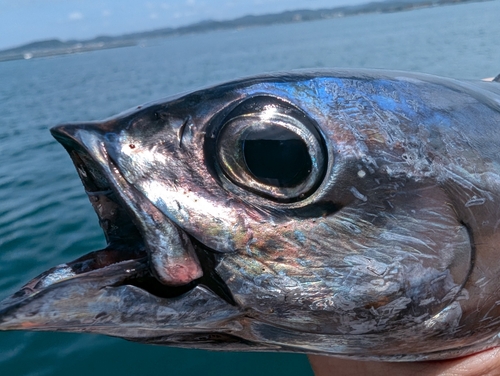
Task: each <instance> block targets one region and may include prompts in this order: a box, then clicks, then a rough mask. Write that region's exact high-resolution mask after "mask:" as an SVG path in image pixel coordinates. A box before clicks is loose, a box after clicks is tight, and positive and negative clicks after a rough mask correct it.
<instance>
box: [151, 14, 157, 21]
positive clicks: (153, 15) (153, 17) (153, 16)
mask: <svg viewBox="0 0 500 376" xmlns="http://www.w3.org/2000/svg"><path fill="white" fill-rule="evenodd" d="M149 18H151V19H152V20H154V19H157V18H158V14H157V13H151V14H150V15H149Z"/></svg>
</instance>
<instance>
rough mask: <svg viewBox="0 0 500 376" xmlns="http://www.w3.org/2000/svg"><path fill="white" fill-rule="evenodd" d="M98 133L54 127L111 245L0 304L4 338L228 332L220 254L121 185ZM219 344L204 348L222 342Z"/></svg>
mask: <svg viewBox="0 0 500 376" xmlns="http://www.w3.org/2000/svg"><path fill="white" fill-rule="evenodd" d="M103 126H105V125H100V124H97V123H95V124H90V125H88V124H87V125H67V126H59V127H56V128H54V129H52V134H53V135H54V136H55V138H56V139H57V140H58V141H59V142H61V143H62V144H63V146H64V147H65V148H66V150H67V151H68V153H69V154H70V156H71V158H72V160H73V162H74V164H75V166H76V168H77V170H78V172H79V175H80V177H81V180H82V183H83V185H84V187H85V190H86V192H87V194H88V196H89V199H90V201H91V203H92V205H93V207H94V209H95V211H96V213H97V216H98V218H99V222H100V224H101V227H102V228H103V230H104V233H105V236H106V240H107V242H108V246H107V247H106V248H105V249H103V250H100V251H96V252H92V253H90V254H88V255H86V256H83V257H81V258H79V259H77V260H74V261H72V262H70V263H67V264H62V265H59V266H56V267H54V268H52V269H50V270H48V271H46V272H45V273H42V274H41V275H40V276H38V277H36V278H34V279H33V280H32V281H30V282H28V283H27V284H26V285H25V286H24V287H23V288H22V289H21V290H20V291H18V292H16V293H15V294H13V295H12V296H10V297H8V298H7V299H5V300H4V301H3V302H1V303H0V330H16V329H29V330H52V331H53V330H57V331H72V332H94V333H101V334H108V335H112V336H119V337H125V338H128V339H132V340H137V341H144V342H155V341H154V340H153V339H152V338H160V337H161V338H162V339H161V340H160V339H158V340H156V342H162V343H170V342H176V343H177V342H178V341H181V342H182V341H183V339H184V341H188V337H189V336H193V338H194V337H196V336H194V334H196V333H197V335H198V336H199V335H201V334H203V335H207V334H213V333H219V334H221V333H228V332H234V327H235V326H234V325H235V324H234V322H233V320H236V319H237V317H238V316H239V315H241V312H240V310H239V308H238V307H237V306H236V304H235V301H234V299H233V297H232V295H231V292H230V291H229V289H228V288H227V286H226V285H225V283H224V281H222V279H221V278H220V277H219V276H218V275H217V273H216V272H215V265H216V263H217V256H216V254H215V253H214V252H212V251H211V250H209V249H207V248H206V247H204V246H203V245H202V244H200V243H198V242H196V240H194V239H192V238H191V237H190V236H189V235H187V234H186V233H184V232H183V231H182V230H180V229H179V228H177V227H176V226H175V225H174V224H173V223H172V222H171V221H169V220H168V218H166V217H165V216H164V215H163V214H162V213H161V212H160V211H159V210H158V209H157V208H156V207H154V205H153V204H152V203H151V202H149V200H147V199H146V198H145V197H144V196H143V195H142V194H141V193H140V192H138V191H137V190H135V189H134V187H133V186H131V185H130V184H128V183H127V181H125V179H124V178H123V177H122V176H121V174H120V172H119V171H118V169H117V167H116V165H115V164H114V163H113V161H112V160H111V159H110V158H109V156H108V153H107V152H106V145H105V141H104V140H103V138H102V134H103ZM179 269H180V272H179ZM176 273H177V274H176ZM236 326H237V327H241V325H236ZM214 338H215V337H214ZM217 338H219V339H217V340H215V339H214V341H212V340H211V341H208V342H217V343H218V342H224V341H227V339H225V340H223V339H221V338H222V337H217ZM234 338H237V337H234ZM193 341H194V339H193Z"/></svg>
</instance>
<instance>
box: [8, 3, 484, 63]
mask: <svg viewBox="0 0 500 376" xmlns="http://www.w3.org/2000/svg"><path fill="white" fill-rule="evenodd" d="M480 1H488V0H386V1H380V2H371V3H367V4H361V5H353V6H341V7H335V8H330V9H317V10H294V11H286V12H281V13H276V14H266V15H259V16H252V15H250V16H244V17H240V18H237V19H234V20H228V21H212V20H210V21H202V22H199V23H195V24H192V25H188V26H182V27H178V28H163V29H157V30H152V31H145V32H138V33H131V34H125V35H120V36H100V37H96V38H93V39H90V40H68V41H61V40H58V39H50V40H43V41H37V42H33V43H29V44H25V45H22V46H19V47H15V48H9V49H6V50H0V62H1V61H8V60H22V59H25V60H29V59H33V58H38V57H47V56H54V55H63V54H72V53H79V52H86V51H95V50H102V49H110V48H118V47H127V46H134V45H137V44H139V43H140V41H141V40H145V39H152V38H166V37H173V36H178V35H184V34H191V33H203V32H209V31H215V30H227V29H239V28H247V27H255V26H265V25H273V24H283V23H294V22H306V21H315V20H323V19H334V18H340V17H348V16H356V15H360V14H368V13H393V12H402V11H409V10H415V9H421V8H428V7H435V6H442V5H451V4H459V3H467V2H480Z"/></svg>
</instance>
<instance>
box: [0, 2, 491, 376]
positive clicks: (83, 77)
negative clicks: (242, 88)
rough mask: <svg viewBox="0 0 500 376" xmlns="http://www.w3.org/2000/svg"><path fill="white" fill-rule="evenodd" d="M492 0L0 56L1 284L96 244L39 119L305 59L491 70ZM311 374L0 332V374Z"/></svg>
mask: <svg viewBox="0 0 500 376" xmlns="http://www.w3.org/2000/svg"><path fill="white" fill-rule="evenodd" d="M499 14H500V1H498V0H497V1H492V2H484V3H471V4H464V5H454V6H447V7H439V8H429V9H422V10H417V11H412V12H403V13H394V14H373V15H364V16H358V17H351V18H342V19H335V20H326V21H317V22H309V23H297V24H288V25H276V26H269V27H260V28H252V29H245V30H238V31H220V32H212V33H207V34H199V35H187V36H182V37H177V38H171V39H162V40H153V41H147V42H145V43H144V45H143V46H140V47H139V46H138V47H130V48H122V49H115V50H106V51H97V52H89V53H85V54H79V55H68V56H58V57H53V58H46V59H34V60H26V61H12V62H4V63H0V151H1V152H0V298H4V297H6V296H7V295H8V294H10V293H12V292H14V291H15V290H16V289H18V288H19V287H21V285H22V284H23V283H24V282H26V281H28V280H29V279H31V278H32V277H34V276H36V275H37V274H39V273H41V272H42V271H44V270H46V269H48V268H50V267H52V266H54V265H56V264H59V263H63V262H65V261H69V260H72V259H74V258H76V257H78V256H81V255H83V254H85V253H87V252H89V251H91V250H94V249H97V248H99V247H102V246H103V245H104V237H103V235H102V232H101V230H100V228H99V226H98V223H97V219H96V216H95V214H94V212H93V210H92V208H91V206H90V204H89V203H88V200H87V198H86V195H85V194H84V192H83V188H82V186H81V183H80V180H79V179H78V176H77V174H76V172H75V170H74V168H73V165H72V163H71V162H70V160H69V157H68V156H67V155H66V152H65V151H64V150H63V148H62V147H61V146H60V145H58V144H57V143H56V141H55V140H53V139H52V138H51V136H50V134H49V132H48V128H49V127H51V126H53V125H55V124H58V123H62V122H70V121H87V120H93V119H102V118H105V117H108V116H111V115H113V114H116V113H118V112H121V111H123V110H125V109H127V108H130V107H133V106H135V105H138V104H141V103H145V102H148V101H151V100H156V99H159V98H161V97H165V96H168V95H171V94H174V93H178V92H182V91H187V90H192V89H195V88H197V87H200V86H204V85H208V84H213V83H217V82H220V81H224V80H229V79H233V78H236V77H240V76H244V75H251V74H256V73H261V72H268V71H276V70H289V69H294V68H314V67H351V68H360V67H363V68H387V69H399V70H410V71H420V72H427V73H433V74H438V75H444V76H450V77H456V78H474V79H479V78H483V77H489V76H495V75H497V74H498V73H500V48H499V47H498V40H499V38H500V22H498V15H499ZM201 373H202V374H204V375H218V376H223V375H236V374H237V375H240V376H244V375H257V374H258V375H311V374H312V372H311V370H310V368H309V365H308V363H307V359H306V357H305V356H302V355H292V354H248V353H213V352H207V351H197V350H180V349H173V348H167V347H156V346H145V345H140V344H134V343H129V342H126V341H123V340H118V339H113V338H107V337H103V336H97V335H75V334H65V333H22V332H12V333H8V332H7V333H1V332H0V375H73V376H76V375H89V374H92V375H95V376H101V375H106V376H112V375H195V374H201Z"/></svg>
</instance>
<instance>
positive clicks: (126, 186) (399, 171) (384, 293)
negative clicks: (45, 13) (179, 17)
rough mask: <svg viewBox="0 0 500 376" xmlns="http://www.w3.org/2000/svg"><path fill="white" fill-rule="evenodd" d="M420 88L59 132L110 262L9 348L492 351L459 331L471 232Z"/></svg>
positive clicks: (77, 271) (230, 89)
mask: <svg viewBox="0 0 500 376" xmlns="http://www.w3.org/2000/svg"><path fill="white" fill-rule="evenodd" d="M384 85H385V86H384ZM412 85H413V86H418V85H417V84H415V83H414V82H413V83H412V81H411V80H409V79H408V80H407V81H405V82H404V85H402V84H401V82H399V81H397V80H393V81H391V80H388V79H382V78H373V77H365V76H363V75H361V77H352V76H350V75H348V74H346V73H342V74H338V75H331V74H330V75H325V74H321V75H318V74H316V73H315V74H308V73H298V74H292V75H272V76H271V75H270V76H261V77H256V78H250V79H245V80H239V81H235V82H231V83H228V84H224V85H220V86H216V87H212V88H208V89H203V90H199V91H196V92H193V93H189V94H186V95H183V96H178V97H174V98H170V99H168V100H166V101H161V102H155V103H151V104H149V105H145V106H140V107H137V108H135V109H133V110H131V111H128V112H125V113H123V114H120V115H118V116H116V117H113V118H110V119H107V120H105V121H102V122H92V123H81V124H67V125H61V126H58V127H55V128H53V129H52V134H53V135H54V137H55V138H56V139H57V140H58V141H59V142H60V143H61V144H62V145H63V146H64V147H65V148H66V150H67V151H68V153H69V155H70V157H71V159H72V161H73V163H74V165H75V167H76V169H77V171H78V174H79V176H80V178H81V180H82V183H83V186H84V188H85V191H86V193H87V195H88V197H89V200H90V202H91V204H92V206H93V207H94V209H95V211H96V213H97V216H98V218H99V223H100V225H101V227H102V229H103V231H104V234H105V236H106V240H107V243H108V246H107V247H106V248H105V249H103V250H100V251H95V252H92V253H90V254H88V255H86V256H83V257H81V258H79V259H77V260H75V261H72V262H69V263H66V264H63V265H59V266H56V267H55V268H52V269H50V270H49V271H47V272H45V273H43V274H42V275H40V276H38V277H37V278H35V279H34V280H32V281H31V282H29V283H28V284H27V285H26V286H24V287H23V288H22V289H21V290H20V291H19V292H17V293H15V294H14V295H12V296H11V297H9V298H7V299H6V300H4V301H3V302H2V304H1V305H0V329H3V330H12V329H27V330H53V331H54V330H55V331H72V332H93V333H101V334H107V335H111V336H117V337H122V338H126V339H129V340H133V341H138V342H144V343H156V344H166V345H175V346H184V347H197V348H207V349H224V350H264V351H267V350H268V351H299V352H311V353H327V354H333V355H341V356H354V357H359V358H370V357H371V358H376V359H396V358H398V357H399V358H401V359H403V358H404V359H410V360H412V359H414V360H418V359H423V358H432V357H450V356H457V355H461V354H463V353H464V351H465V350H463V348H467V346H471V345H473V344H474V343H476V342H481V341H483V342H484V340H485V338H489V337H491V333H492V330H484V331H478V334H477V335H476V336H472V337H471V335H469V336H467V335H466V334H465V333H466V332H467V330H469V333H470V328H469V327H468V326H467V325H465V324H464V323H463V322H461V319H462V316H463V315H464V308H463V307H462V305H461V301H464V300H465V301H467V300H468V299H469V295H468V291H467V289H466V288H465V286H466V284H467V283H468V281H469V279H470V278H471V274H472V270H473V266H474V257H475V249H474V247H475V246H474V231H473V229H471V226H470V225H469V224H468V223H466V222H464V220H463V219H462V218H461V217H460V215H459V214H457V213H458V211H457V209H456V207H455V206H454V201H453V197H451V194H450V192H452V191H450V190H447V188H446V177H445V170H446V169H445V168H443V165H444V163H445V160H446V158H448V157H450V156H448V155H444V154H443V155H444V156H443V155H437V153H436V152H434V154H432V153H431V151H430V149H431V148H430V147H428V146H427V145H428V144H429V143H431V144H432V143H435V144H439V142H443V141H442V137H441V136H440V135H437V136H436V135H435V133H436V132H434V133H432V129H431V130H429V129H430V127H427V126H422V124H424V125H426V122H428V121H429V120H428V119H429V118H431V117H432V116H435V113H436V111H438V110H437V109H436V108H433V107H432V106H433V105H434V104H433V103H421V102H423V100H422V98H418V97H417V98H415V96H416V95H417V94H415V92H414V89H415V88H414V87H412ZM422 95H423V94H422ZM411 96H413V97H412V98H415V99H414V101H415V102H417V101H420V102H419V103H418V105H416V104H415V105H413V106H412V105H410V104H409V103H408V102H409V99H408V98H409V97H411ZM419 106H420V107H419ZM431 114H432V115H431ZM443 116H444V115H443ZM424 137H426V138H424ZM424 139H425V140H426V141H423V140H424ZM429 140H430V141H429ZM440 145H441V144H439V145H438V146H436V147H434V149H432V150H434V151H435V150H441V149H440ZM440 158H441V159H440ZM450 158H451V157H450ZM437 162H439V163H437ZM408 338H411V339H412V340H411V341H408ZM460 349H462V350H460ZM429 354H434V355H429ZM436 354H437V355H436ZM443 354H444V355H443ZM399 358H398V359H399Z"/></svg>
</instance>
